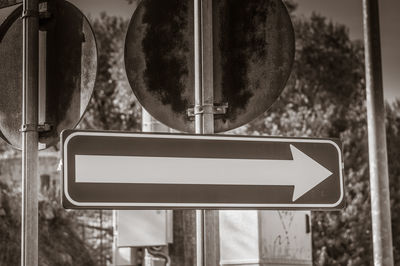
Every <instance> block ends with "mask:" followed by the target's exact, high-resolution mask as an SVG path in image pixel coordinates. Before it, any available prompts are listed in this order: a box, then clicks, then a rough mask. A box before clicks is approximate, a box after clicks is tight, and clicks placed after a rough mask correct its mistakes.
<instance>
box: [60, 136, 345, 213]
mask: <svg viewBox="0 0 400 266" xmlns="http://www.w3.org/2000/svg"><path fill="white" fill-rule="evenodd" d="M144 135H147V136H151V137H152V138H164V139H167V138H174V139H177V138H178V139H208V140H230V141H232V140H238V141H239V140H245V141H263V142H266V141H271V142H298V143H328V144H331V145H333V146H334V147H335V148H336V150H337V151H338V155H339V169H340V171H339V173H340V177H339V179H340V198H339V200H338V201H337V202H335V203H333V204H238V203H234V204H232V203H207V204H203V203H154V202H152V203H143V202H142V203H126V202H113V203H110V202H83V203H82V202H77V201H75V200H73V199H72V198H71V196H70V195H69V194H68V167H67V165H68V163H67V160H68V156H67V147H68V142H69V141H70V140H71V139H72V138H73V137H75V136H102V137H107V136H109V137H129V138H132V137H134V138H135V137H136V138H143V136H144ZM228 136H229V137H226V135H225V136H224V135H217V136H209V135H183V134H182V135H180V134H176V135H175V134H136V133H117V132H112V133H111V132H110V133H107V132H89V131H88V132H84V131H78V132H74V133H72V134H70V135H69V136H68V137H67V138H66V139H65V142H64V145H63V148H64V154H63V155H64V163H65V165H63V173H64V195H65V197H66V198H67V199H68V200H69V201H70V202H71V203H72V204H74V205H75V206H78V207H95V208H101V207H107V208H109V207H116V208H118V207H123V208H124V207H140V208H143V207H149V208H157V207H158V208H174V207H176V208H196V209H198V208H202V207H203V208H221V209H223V208H227V209H228V208H243V209H245V208H253V209H254V208H260V209H262V208H274V209H277V208H282V209H296V208H299V209H301V208H303V209H304V208H316V209H318V208H335V207H337V206H339V204H341V202H342V200H343V197H344V189H343V187H344V186H343V164H342V162H343V161H342V152H341V150H340V148H339V146H338V145H337V144H336V143H335V142H334V141H331V140H323V139H311V138H310V139H306V138H304V139H301V138H283V137H282V138H281V137H262V136H260V137H252V136H249V137H241V136H235V135H228Z"/></svg>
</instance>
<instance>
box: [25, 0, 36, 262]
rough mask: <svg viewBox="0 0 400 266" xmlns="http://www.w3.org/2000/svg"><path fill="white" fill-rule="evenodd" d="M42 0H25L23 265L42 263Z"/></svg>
mask: <svg viewBox="0 0 400 266" xmlns="http://www.w3.org/2000/svg"><path fill="white" fill-rule="evenodd" d="M38 9H39V6H38V0H24V1H23V14H22V18H23V20H22V21H23V22H22V25H23V69H22V79H23V80H22V133H21V134H22V217H21V265H22V266H34V265H38V132H37V123H38V62H39V56H38V53H39V48H38V47H39V16H38Z"/></svg>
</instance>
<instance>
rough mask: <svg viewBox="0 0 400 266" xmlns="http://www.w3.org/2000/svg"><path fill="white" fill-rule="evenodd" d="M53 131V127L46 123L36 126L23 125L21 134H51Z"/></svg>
mask: <svg viewBox="0 0 400 266" xmlns="http://www.w3.org/2000/svg"><path fill="white" fill-rule="evenodd" d="M51 129H52V125H51V124H50V123H44V124H42V125H36V124H24V125H22V127H21V129H20V130H19V131H20V132H32V131H35V132H49V131H51Z"/></svg>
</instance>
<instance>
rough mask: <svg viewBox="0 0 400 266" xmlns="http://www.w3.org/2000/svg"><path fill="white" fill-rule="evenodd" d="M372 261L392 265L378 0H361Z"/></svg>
mask: <svg viewBox="0 0 400 266" xmlns="http://www.w3.org/2000/svg"><path fill="white" fill-rule="evenodd" d="M363 16H364V46H365V71H366V73H365V74H366V85H367V115H368V147H369V167H370V183H371V185H370V186H371V216H372V231H373V247H374V264H375V265H383V266H391V265H393V248H392V228H391V218H390V197H389V196H390V195H389V177H388V165H387V150H386V131H385V108H384V98H383V85H382V64H381V47H380V33H379V7H378V0H363Z"/></svg>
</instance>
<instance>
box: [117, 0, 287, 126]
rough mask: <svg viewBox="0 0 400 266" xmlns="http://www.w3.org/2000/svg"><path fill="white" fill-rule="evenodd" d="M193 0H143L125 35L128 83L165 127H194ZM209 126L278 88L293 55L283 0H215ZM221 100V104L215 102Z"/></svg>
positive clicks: (266, 99)
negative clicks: (217, 108)
mask: <svg viewBox="0 0 400 266" xmlns="http://www.w3.org/2000/svg"><path fill="white" fill-rule="evenodd" d="M193 14H194V11H193V1H191V0H182V1H175V0H143V1H141V3H140V4H139V6H138V7H137V9H136V11H135V13H134V15H133V17H132V19H131V22H130V25H129V28H128V31H127V35H126V41H125V54H124V56H125V68H126V73H127V77H128V80H129V83H130V85H131V87H132V89H133V91H134V93H135V95H136V97H137V99H138V100H139V102H140V103H141V104H142V106H143V107H144V108H146V110H147V111H148V112H149V113H150V114H151V115H152V116H154V117H155V118H156V119H157V120H159V121H161V122H162V123H164V124H166V125H168V126H169V127H172V128H175V129H178V130H180V131H185V132H194V121H193V119H191V118H193V117H190V116H189V115H188V109H190V108H193V107H194V75H195V74H194V39H193V38H194V37H193V36H194V18H193ZM212 16H213V23H212V24H213V26H212V29H213V59H212V61H213V70H214V71H213V84H214V86H213V89H214V104H215V105H222V106H223V105H224V104H227V105H228V108H227V109H226V113H224V114H219V115H216V116H215V118H216V120H215V125H214V128H215V132H223V131H227V130H229V129H232V128H236V127H239V126H241V125H243V124H246V123H248V122H249V121H251V120H253V119H254V118H256V117H257V116H259V115H261V114H262V113H264V112H265V111H266V110H267V109H268V108H269V107H270V106H271V104H272V103H273V102H274V101H275V100H276V99H277V97H278V96H279V95H280V93H281V91H282V89H283V88H284V86H285V83H286V80H287V79H288V77H289V74H290V70H291V67H292V63H293V58H294V32H293V27H292V23H291V20H290V16H289V14H288V12H287V10H286V8H285V5H284V4H283V3H282V1H281V0H270V1H265V0H252V1H228V0H219V1H213V15H212ZM221 108H224V107H221Z"/></svg>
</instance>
